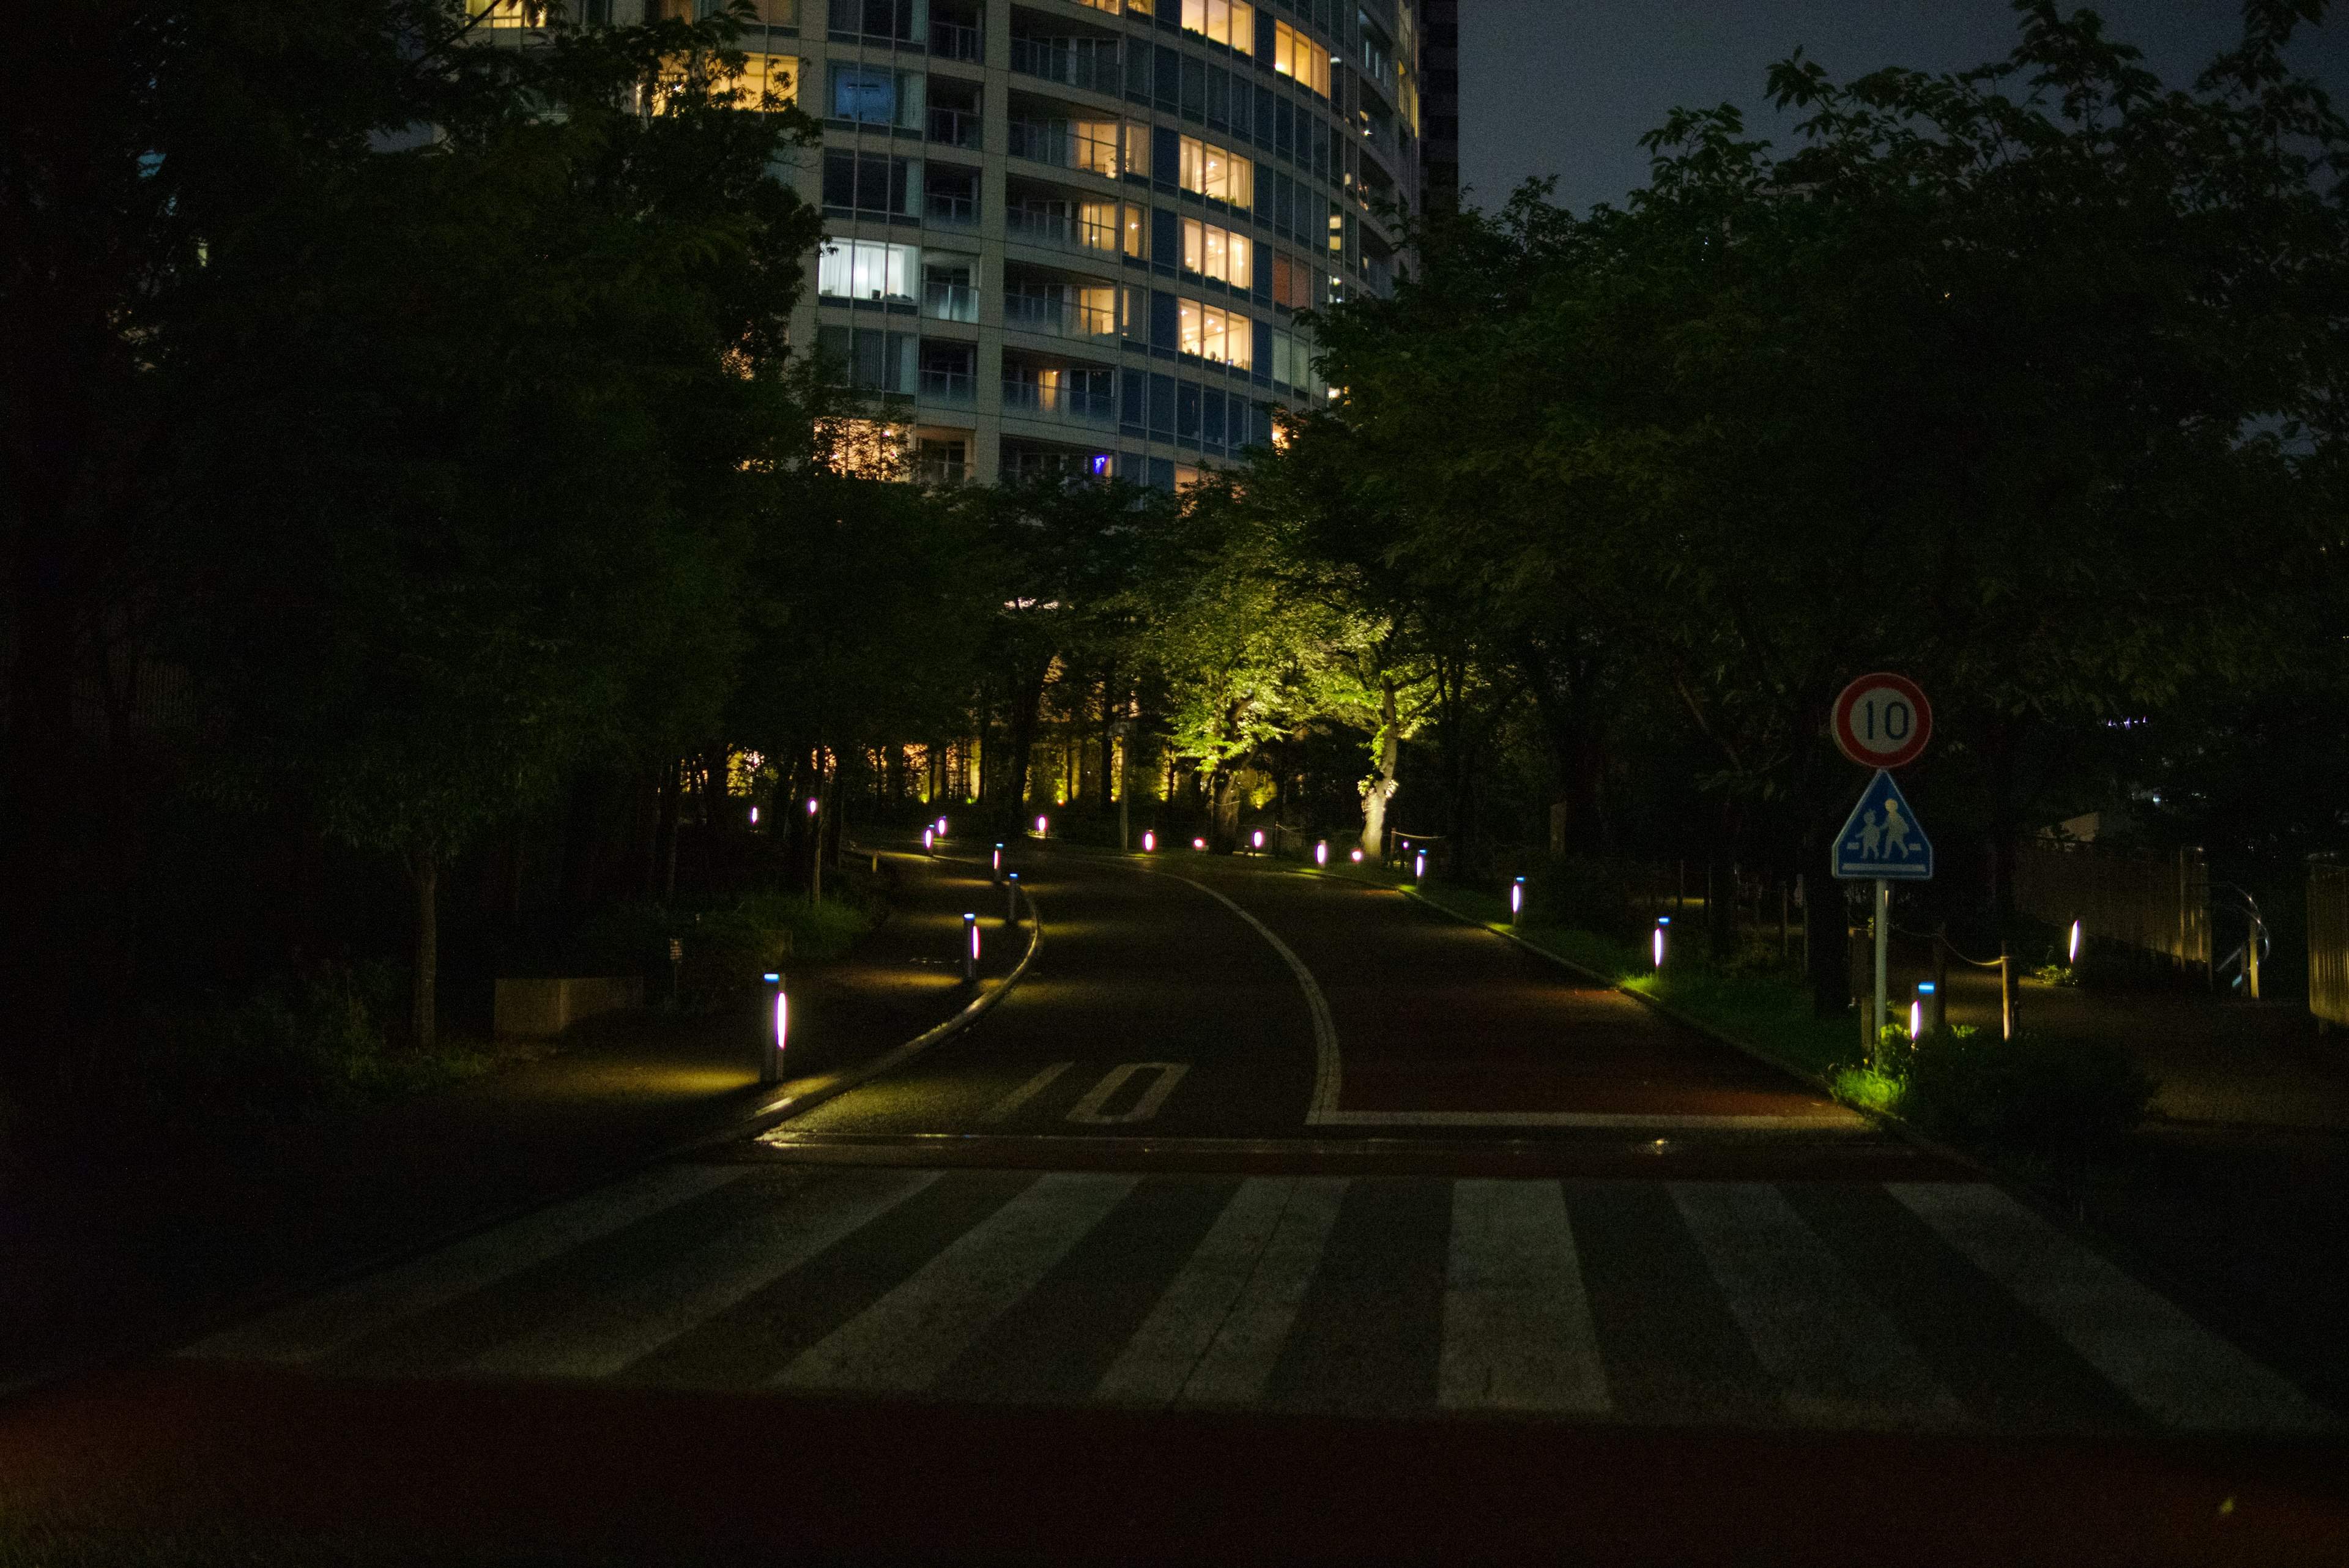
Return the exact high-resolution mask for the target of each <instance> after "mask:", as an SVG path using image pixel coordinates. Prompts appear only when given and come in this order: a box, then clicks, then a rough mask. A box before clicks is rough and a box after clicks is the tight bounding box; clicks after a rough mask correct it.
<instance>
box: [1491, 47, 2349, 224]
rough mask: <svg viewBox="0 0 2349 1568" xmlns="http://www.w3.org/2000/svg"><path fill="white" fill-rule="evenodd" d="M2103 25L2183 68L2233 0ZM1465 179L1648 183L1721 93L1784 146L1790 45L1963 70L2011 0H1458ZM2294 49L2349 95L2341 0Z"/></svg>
mask: <svg viewBox="0 0 2349 1568" xmlns="http://www.w3.org/2000/svg"><path fill="white" fill-rule="evenodd" d="M2094 9H2095V10H2096V11H2097V12H2099V13H2100V14H2101V15H2102V16H2104V17H2105V19H2106V24H2107V27H2108V30H2109V32H2110V33H2111V34H2112V35H2113V36H2116V37H2120V38H2123V39H2126V40H2127V41H2128V42H2130V43H2133V44H2135V45H2137V47H2139V48H2141V49H2143V50H2144V51H2145V53H2146V57H2147V64H2149V65H2150V66H2151V67H2153V68H2154V69H2155V70H2157V71H2158V72H2160V73H2161V75H2162V76H2163V77H2164V78H2167V79H2168V80H2170V81H2173V82H2177V83H2179V84H2183V83H2186V82H2189V81H2191V80H2192V78H2194V76H2195V75H2196V74H2197V73H2198V72H2199V70H2200V68H2201V67H2203V66H2204V65H2205V64H2207V63H2208V62H2209V59H2210V58H2211V57H2212V56H2214V55H2216V54H2218V53H2220V51H2221V50H2223V49H2225V48H2226V47H2229V46H2230V44H2231V43H2232V42H2233V41H2234V39H2236V38H2237V37H2239V36H2240V31H2241V23H2240V7H2239V5H2238V3H2237V0H2108V3H2106V4H2104V5H2097V6H2095V7H2094ZM1460 11H1461V17H1460V32H1461V38H1460V44H1461V49H1460V140H1461V154H1460V161H1461V165H1462V168H1461V178H1462V179H1463V180H1464V181H1465V182H1467V183H1468V184H1470V185H1471V186H1473V187H1474V193H1473V195H1472V197H1471V200H1473V201H1474V202H1475V203H1476V204H1478V205H1481V206H1485V207H1496V206H1498V205H1499V204H1500V202H1502V200H1503V199H1505V198H1506V196H1507V194H1508V192H1510V191H1511V190H1512V189H1514V188H1515V187H1516V184H1517V182H1519V181H1521V180H1524V179H1526V177H1528V176H1531V175H1555V176H1557V200H1558V201H1559V202H1563V203H1565V204H1566V205H1568V206H1570V207H1572V208H1574V209H1576V210H1577V211H1580V210H1581V209H1583V208H1586V207H1588V206H1589V205H1590V204H1591V203H1592V202H1617V203H1619V202H1621V200H1622V198H1623V195H1624V193H1625V192H1628V191H1631V190H1634V189H1636V188H1637V187H1639V186H1640V185H1643V184H1645V183H1646V182H1647V174H1648V158H1647V154H1646V153H1645V152H1644V151H1641V150H1640V146H1639V139H1640V135H1641V133H1642V132H1644V131H1647V130H1651V129H1652V128H1653V127H1655V126H1656V125H1658V124H1660V123H1661V121H1662V119H1663V118H1664V115H1665V113H1666V112H1667V111H1668V110H1669V109H1671V108H1672V107H1673V106H1674V105H1676V104H1691V105H1710V104H1715V103H1721V102H1723V101H1727V102H1732V103H1735V104H1738V105H1739V106H1740V107H1742V108H1743V109H1744V110H1745V111H1746V123H1747V124H1748V125H1749V126H1752V127H1754V128H1755V130H1756V131H1757V132H1758V133H1759V134H1762V135H1765V136H1768V137H1770V138H1771V139H1772V140H1776V141H1777V142H1778V143H1779V145H1780V146H1781V147H1786V146H1790V145H1792V143H1793V141H1794V138H1793V137H1792V135H1791V134H1790V133H1789V132H1788V131H1787V130H1786V126H1787V124H1788V122H1787V121H1785V120H1784V119H1780V118H1779V117H1778V116H1776V114H1775V112H1774V111H1773V110H1772V109H1770V108H1769V106H1768V104H1767V102H1766V100H1765V99H1764V93H1763V82H1764V72H1765V71H1766V70H1767V68H1768V67H1769V64H1770V62H1771V61H1773V60H1775V59H1780V58H1783V57H1785V56H1786V55H1788V54H1791V53H1792V52H1793V51H1794V48H1795V46H1796V45H1798V44H1799V45H1801V46H1802V47H1803V49H1804V52H1805V53H1806V55H1807V56H1809V57H1811V58H1813V59H1816V60H1818V61H1819V62H1821V63H1822V64H1824V65H1825V66H1826V67H1827V70H1828V72H1829V74H1830V75H1832V76H1833V77H1835V78H1837V80H1848V79H1849V78H1853V77H1856V76H1860V75H1864V74H1865V73H1867V72H1868V71H1870V70H1874V69H1875V68H1877V67H1879V66H1887V65H1902V66H1909V67H1917V68H1919V69H1923V70H1934V71H1940V70H1958V69H1962V68H1964V67H1969V66H1974V65H1979V64H1981V63H1982V62H1983V61H1985V60H1991V59H1999V58H2003V57H2005V56H2006V55H2007V53H2008V52H2009V51H2011V50H2012V49H2013V47H2014V44H2015V41H2016V38H2017V31H2016V26H2015V20H2014V16H2013V11H2012V10H2011V9H2009V7H2008V5H2007V4H2006V0H1463V4H1462V5H1461V7H1460ZM2293 59H2294V62H2295V63H2296V64H2297V65H2298V66H2299V67H2300V68H2302V70H2304V71H2307V72H2308V73H2309V74H2311V75H2313V76H2315V77H2316V78H2318V79H2319V80H2321V81H2323V83H2324V84H2325V85H2326V87H2327V88H2329V89H2330V90H2331V91H2332V92H2333V95H2334V97H2335V98H2336V99H2349V6H2341V7H2336V15H2335V16H2334V17H2333V19H2332V20H2331V21H2330V22H2328V23H2327V25H2326V26H2325V27H2324V28H2323V31H2322V32H2316V33H2311V32H2305V31H2304V32H2303V33H2302V36H2301V37H2300V38H2299V39H2298V40H2297V41H2296V43H2295V45H2294V48H2293Z"/></svg>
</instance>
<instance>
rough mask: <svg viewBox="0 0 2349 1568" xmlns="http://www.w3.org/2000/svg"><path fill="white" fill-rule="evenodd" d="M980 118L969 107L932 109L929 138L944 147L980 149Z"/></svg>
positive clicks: (967, 149) (973, 150)
mask: <svg viewBox="0 0 2349 1568" xmlns="http://www.w3.org/2000/svg"><path fill="white" fill-rule="evenodd" d="M979 125H980V120H979V117H978V114H977V113H975V112H973V111H971V110H968V109H939V108H936V106H933V107H932V108H931V109H930V126H929V140H932V141H935V142H936V143H938V144H939V145H940V146H942V147H959V148H961V149H963V150H964V151H967V152H976V151H978V133H979Z"/></svg>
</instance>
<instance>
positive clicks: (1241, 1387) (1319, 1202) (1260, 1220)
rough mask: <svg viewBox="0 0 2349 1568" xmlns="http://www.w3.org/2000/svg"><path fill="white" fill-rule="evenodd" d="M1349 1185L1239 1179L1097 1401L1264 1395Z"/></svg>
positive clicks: (1338, 1180)
mask: <svg viewBox="0 0 2349 1568" xmlns="http://www.w3.org/2000/svg"><path fill="white" fill-rule="evenodd" d="M1347 1185H1348V1183H1347V1181H1346V1179H1344V1178H1343V1177H1327V1176H1312V1177H1261V1176H1259V1177H1251V1178H1249V1179H1247V1181H1244V1182H1242V1183H1241V1184H1240V1189H1239V1190H1238V1191H1237V1192H1236V1193H1234V1194H1233V1195H1232V1200H1231V1201H1230V1202H1229V1203H1227V1204H1226V1205H1225V1206H1224V1211H1223V1212H1222V1213H1221V1214H1219V1215H1217V1216H1216V1222H1215V1224H1214V1225H1213V1226H1212V1227H1210V1228H1209V1230H1208V1231H1207V1234H1206V1238H1205V1239H1204V1240H1203V1241H1200V1243H1199V1245H1198V1247H1197V1249H1196V1250H1195V1251H1193V1252H1192V1254H1191V1258H1190V1261H1189V1262H1187V1263H1185V1264H1184V1266H1183V1272H1181V1273H1179V1274H1177V1275H1176V1276H1175V1277H1174V1282H1173V1283H1172V1284H1170V1285H1168V1286H1167V1287H1166V1292H1165V1293H1164V1295H1162V1296H1160V1297H1159V1299H1158V1304H1157V1305H1156V1306H1155V1307H1154V1308H1153V1309H1152V1310H1151V1314H1150V1316H1149V1317H1148V1318H1147V1319H1146V1320H1144V1322H1143V1325H1142V1327H1141V1328H1140V1329H1138V1330H1136V1331H1135V1333H1134V1335H1133V1338H1132V1339H1130V1340H1128V1341H1127V1342H1126V1345H1125V1348H1124V1350H1123V1351H1122V1352H1120V1353H1119V1355H1118V1358H1117V1360H1116V1361H1115V1362H1114V1363H1112V1365H1111V1366H1110V1369H1109V1371H1108V1372H1107V1373H1105V1374H1104V1375H1103V1376H1102V1380H1101V1382H1100V1384H1099V1385H1098V1386H1096V1387H1095V1388H1094V1390H1093V1395H1094V1397H1096V1398H1099V1399H1104V1400H1112V1401H1115V1402H1117V1403H1121V1404H1148V1405H1166V1404H1172V1403H1175V1402H1177V1401H1180V1402H1181V1403H1184V1404H1194V1405H1198V1404H1217V1405H1244V1404H1247V1403H1248V1402H1250V1401H1252V1400H1256V1399H1260V1398H1262V1397H1264V1389H1265V1384H1266V1382H1267V1380H1268V1379H1269V1378H1270V1377H1271V1376H1272V1368H1273V1364H1274V1362H1275V1361H1277V1360H1278V1358H1279V1355H1280V1347H1281V1345H1282V1342H1283V1341H1285V1340H1286V1339H1287V1338H1288V1331H1289V1329H1290V1327H1291V1326H1292V1325H1293V1324H1295V1323H1296V1321H1297V1312H1298V1308H1299V1306H1300V1305H1302V1304H1303V1303H1304V1300H1305V1292H1306V1288H1307V1287H1308V1286H1309V1285H1310V1284H1311V1283H1312V1282H1313V1271H1314V1270H1315V1269H1316V1268H1317V1267H1319V1264H1320V1262H1321V1252H1322V1249H1323V1248H1324V1247H1326V1246H1327V1245H1328V1244H1329V1241H1330V1227H1331V1226H1333V1225H1334V1224H1336V1223H1337V1220H1338V1206H1339V1204H1340V1202H1341V1201H1342V1200H1343V1199H1344V1198H1345V1195H1346V1188H1347Z"/></svg>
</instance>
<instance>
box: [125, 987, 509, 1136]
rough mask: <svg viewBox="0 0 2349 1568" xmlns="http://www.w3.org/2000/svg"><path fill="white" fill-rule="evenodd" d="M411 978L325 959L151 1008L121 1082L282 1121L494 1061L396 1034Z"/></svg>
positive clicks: (179, 1109) (143, 1094)
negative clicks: (239, 988)
mask: <svg viewBox="0 0 2349 1568" xmlns="http://www.w3.org/2000/svg"><path fill="white" fill-rule="evenodd" d="M403 989H404V987H403V976H402V972H401V971H400V970H399V968H398V966H397V965H394V964H388V963H357V964H351V963H335V962H321V963H315V964H310V965H306V966H305V967H304V968H302V969H299V970H296V971H291V972H286V973H281V974H275V975H272V976H270V977H268V978H267V979H264V980H263V981H261V982H260V983H258V984H257V985H255V986H254V987H253V988H252V989H251V990H249V991H246V992H242V993H216V994H214V995H213V996H212V997H209V998H206V999H205V1000H203V1001H202V1002H196V1003H194V1004H192V1005H180V1006H174V1007H171V1008H161V1007H158V1008H154V1009H150V1011H149V1012H148V1013H147V1015H146V1017H145V1018H144V1020H143V1021H142V1024H141V1027H140V1033H139V1036H138V1038H137V1040H136V1042H135V1043H134V1044H133V1046H132V1048H131V1049H130V1051H129V1053H128V1054H127V1058H126V1059H125V1060H124V1061H123V1062H122V1064H121V1066H122V1068H123V1070H124V1076H125V1079H126V1082H125V1083H124V1084H123V1085H120V1086H119V1087H120V1089H121V1090H122V1091H123V1092H125V1093H127V1094H128V1095H129V1097H130V1098H131V1099H133V1100H135V1101H140V1102H145V1103H148V1104H150V1105H152V1106H156V1107H159V1108H170V1109H171V1110H172V1111H174V1112H175V1113H183V1112H187V1111H194V1112H197V1113H199V1114H201V1115H202V1116H211V1117H216V1118H226V1119H229V1120H232V1121H241V1122H245V1123H253V1122H278V1121H285V1120H288V1119H298V1118H299V1117H301V1116H306V1115H311V1114H315V1113H317V1112H321V1111H326V1110H332V1109H335V1108H336V1107H340V1106H350V1105H353V1104H357V1103H362V1102H366V1101H369V1100H378V1099H384V1098H388V1097H390V1096H395V1095H400V1094H407V1093H412V1092H414V1091H417V1090H419V1089H426V1088H431V1087H434V1086H437V1085H440V1084H445V1083H452V1082H458V1081H460V1080H462V1079H465V1078H469V1077H472V1076H475V1075H478V1074H480V1073H481V1072H484V1071H486V1070H487V1069H488V1066H489V1059H488V1058H487V1057H486V1056H485V1055H484V1054H482V1053H481V1052H480V1051H478V1050H476V1049H474V1048H473V1047H472V1046H471V1045H469V1044H465V1043H463V1042H461V1041H452V1042H450V1044H448V1045H446V1046H445V1047H443V1048H441V1049H440V1050H436V1051H432V1052H429V1053H418V1052H415V1051H411V1050H409V1049H408V1047H407V1046H406V1045H405V1044H395V1043H394V1040H393V1033H392V1030H393V1025H394V1024H395V1023H397V1021H398V1013H399V1012H401V1011H402V1010H403V1002H402V991H403Z"/></svg>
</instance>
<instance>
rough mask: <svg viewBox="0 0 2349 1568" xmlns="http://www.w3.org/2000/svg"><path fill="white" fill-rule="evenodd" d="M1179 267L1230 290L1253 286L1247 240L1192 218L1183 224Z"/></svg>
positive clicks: (1252, 262) (1252, 253) (1252, 256)
mask: <svg viewBox="0 0 2349 1568" xmlns="http://www.w3.org/2000/svg"><path fill="white" fill-rule="evenodd" d="M1183 265H1185V266H1186V267H1188V268H1190V269H1191V270H1192V271H1193V272H1195V273H1197V274H1199V275H1201V276H1203V277H1212V278H1215V279H1216V280H1217V281H1218V282H1222V283H1227V284H1230V285H1231V286H1233V287H1234V288H1253V287H1254V286H1256V266H1255V247H1254V246H1252V245H1251V244H1249V243H1248V237H1247V235H1246V234H1233V233H1232V232H1231V231H1230V230H1229V229H1219V228H1217V227H1216V225H1215V224H1213V223H1201V222H1200V221H1199V220H1198V219H1196V218H1185V219H1184V220H1183Z"/></svg>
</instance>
